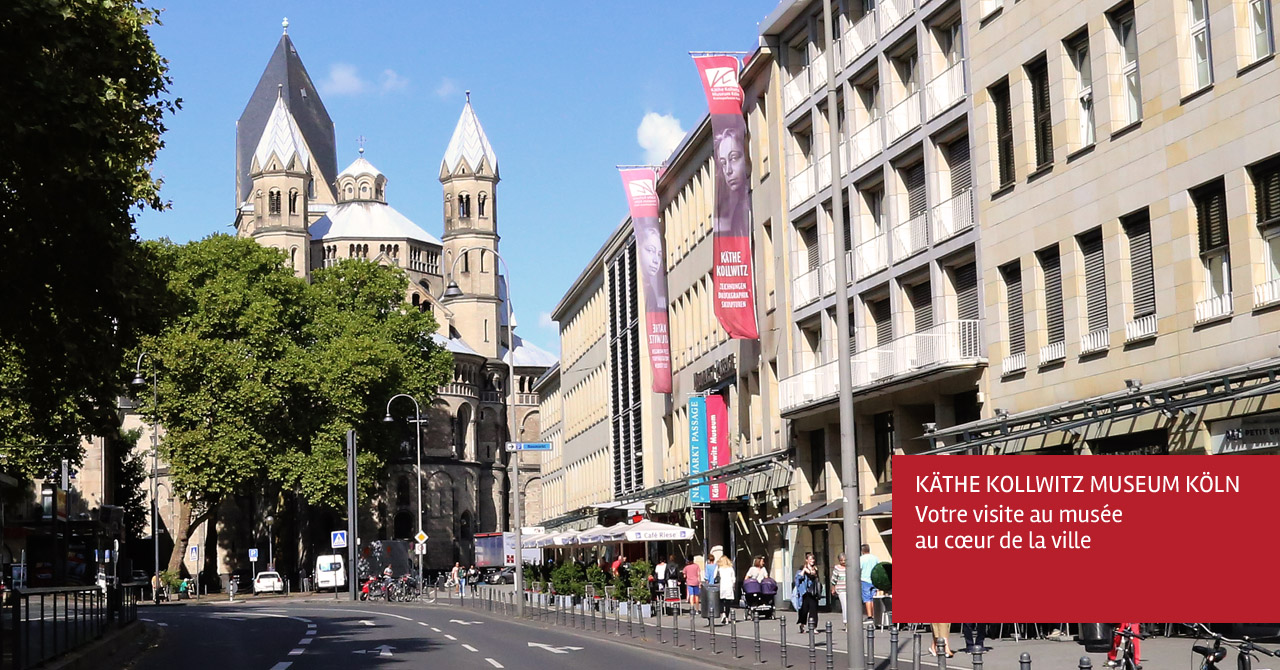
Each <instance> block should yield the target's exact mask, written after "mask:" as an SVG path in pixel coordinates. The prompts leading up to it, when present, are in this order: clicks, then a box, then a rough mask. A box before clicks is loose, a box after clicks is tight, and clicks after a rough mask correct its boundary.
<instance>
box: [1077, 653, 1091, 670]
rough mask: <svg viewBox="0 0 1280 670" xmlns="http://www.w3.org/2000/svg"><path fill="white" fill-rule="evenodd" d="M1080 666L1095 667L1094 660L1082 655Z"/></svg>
mask: <svg viewBox="0 0 1280 670" xmlns="http://www.w3.org/2000/svg"><path fill="white" fill-rule="evenodd" d="M1079 667H1080V670H1091V668H1093V661H1090V660H1089V657H1088V656H1081V657H1080V666H1079Z"/></svg>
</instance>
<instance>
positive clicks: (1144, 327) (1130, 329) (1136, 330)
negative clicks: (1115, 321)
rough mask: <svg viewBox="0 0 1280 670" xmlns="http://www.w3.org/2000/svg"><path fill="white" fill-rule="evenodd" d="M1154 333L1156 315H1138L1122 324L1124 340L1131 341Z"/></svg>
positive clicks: (1153, 335)
mask: <svg viewBox="0 0 1280 670" xmlns="http://www.w3.org/2000/svg"><path fill="white" fill-rule="evenodd" d="M1155 335H1156V315H1155V314H1148V315H1146V316H1140V317H1138V318H1136V319H1134V320H1133V321H1130V322H1129V323H1126V324H1124V341H1125V342H1133V341H1135V340H1144V339H1146V338H1148V337H1155Z"/></svg>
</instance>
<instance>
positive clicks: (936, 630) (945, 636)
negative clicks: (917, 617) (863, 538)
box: [862, 544, 956, 658]
mask: <svg viewBox="0 0 1280 670" xmlns="http://www.w3.org/2000/svg"><path fill="white" fill-rule="evenodd" d="M862 546H863V547H864V548H865V547H866V546H867V545H865V544H864V545H862ZM929 627H930V628H932V629H933V639H932V640H930V641H929V653H930V654H933V655H934V656H937V655H938V640H942V645H943V649H942V652H943V653H945V654H946V655H947V658H951V657H952V656H955V655H956V653H955V652H954V651H951V624H949V623H933V624H929Z"/></svg>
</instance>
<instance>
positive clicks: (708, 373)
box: [693, 354, 738, 391]
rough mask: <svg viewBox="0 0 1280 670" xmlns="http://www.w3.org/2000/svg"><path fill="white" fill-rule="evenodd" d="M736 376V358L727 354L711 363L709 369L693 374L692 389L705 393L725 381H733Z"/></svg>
mask: <svg viewBox="0 0 1280 670" xmlns="http://www.w3.org/2000/svg"><path fill="white" fill-rule="evenodd" d="M737 375H738V363H737V357H736V355H735V354H729V355H728V356H725V357H724V358H721V359H720V360H718V361H716V362H715V363H713V364H712V365H711V367H709V368H707V369H705V370H699V371H698V372H695V373H693V387H694V389H696V390H698V391H705V390H706V389H709V388H711V387H713V386H715V385H716V384H719V383H720V382H722V381H724V380H726V379H733V378H734V377H736V376H737Z"/></svg>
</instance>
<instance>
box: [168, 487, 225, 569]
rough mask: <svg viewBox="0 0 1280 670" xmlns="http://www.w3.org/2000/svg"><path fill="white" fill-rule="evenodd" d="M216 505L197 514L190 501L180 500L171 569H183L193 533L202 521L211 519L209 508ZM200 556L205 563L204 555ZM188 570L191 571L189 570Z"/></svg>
mask: <svg viewBox="0 0 1280 670" xmlns="http://www.w3.org/2000/svg"><path fill="white" fill-rule="evenodd" d="M216 507H217V506H216V505H210V506H209V507H207V508H206V510H205V511H204V512H202V513H200V514H195V509H194V508H192V507H191V503H190V502H188V501H186V500H179V501H178V514H177V517H178V527H177V528H176V529H175V530H174V542H173V553H172V554H169V570H170V571H172V572H180V571H181V569H182V562H183V560H184V559H185V558H186V556H187V547H188V546H190V545H191V536H192V534H194V533H195V530H196V528H199V527H200V524H201V523H203V522H204V521H206V520H208V519H209V517H210V516H211V512H210V511H209V510H213V509H215V508H216ZM202 551H203V549H202ZM200 558H201V563H203V562H204V561H203V559H204V557H203V556H201V557H200ZM188 572H191V571H190V570H188ZM197 572H198V570H197Z"/></svg>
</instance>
